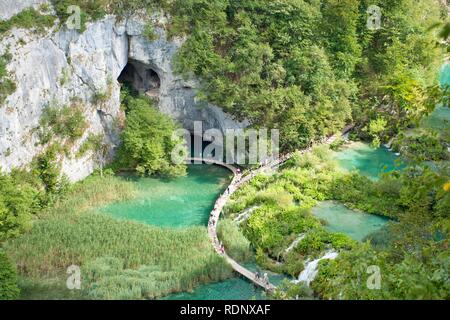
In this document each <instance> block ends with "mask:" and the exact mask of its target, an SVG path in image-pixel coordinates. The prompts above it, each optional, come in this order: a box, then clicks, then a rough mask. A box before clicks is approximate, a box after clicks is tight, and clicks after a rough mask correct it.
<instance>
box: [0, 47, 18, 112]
mask: <svg viewBox="0 0 450 320" xmlns="http://www.w3.org/2000/svg"><path fill="white" fill-rule="evenodd" d="M11 59H12V57H11V54H10V53H8V52H6V53H4V54H3V55H1V56H0V106H1V105H2V104H3V102H4V101H5V99H6V97H7V96H9V95H11V94H12V93H13V92H14V91H16V83H15V82H14V81H13V80H12V79H11V78H10V77H9V74H8V70H6V66H7V65H8V63H9V62H10V61H11Z"/></svg>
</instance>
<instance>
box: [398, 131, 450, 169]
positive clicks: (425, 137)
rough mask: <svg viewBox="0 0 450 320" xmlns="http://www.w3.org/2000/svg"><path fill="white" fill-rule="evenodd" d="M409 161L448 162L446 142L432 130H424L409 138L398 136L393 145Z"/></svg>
mask: <svg viewBox="0 0 450 320" xmlns="http://www.w3.org/2000/svg"><path fill="white" fill-rule="evenodd" d="M393 147H394V149H396V150H398V151H399V152H400V153H401V154H402V156H403V157H405V158H406V159H408V160H410V161H415V162H422V161H440V160H448V159H449V152H448V151H447V142H446V141H445V140H444V139H443V138H442V137H440V136H439V134H438V133H437V132H434V131H432V130H424V131H422V132H420V133H417V134H413V135H411V136H405V135H403V136H400V137H399V138H398V139H397V140H396V142H395V143H394V145H393Z"/></svg>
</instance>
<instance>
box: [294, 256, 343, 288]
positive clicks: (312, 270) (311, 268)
mask: <svg viewBox="0 0 450 320" xmlns="http://www.w3.org/2000/svg"><path fill="white" fill-rule="evenodd" d="M337 256H338V253H337V252H336V251H333V250H331V251H328V252H327V253H325V254H324V255H323V256H322V257H320V258H318V259H316V260H313V261H310V262H308V263H307V264H306V266H305V270H303V271H302V272H301V273H300V274H299V276H298V280H294V281H293V282H294V283H299V282H305V283H306V285H308V286H309V284H310V283H311V281H313V280H314V278H315V277H316V275H317V272H318V270H317V265H318V264H319V261H320V260H324V259H335V258H336V257H337Z"/></svg>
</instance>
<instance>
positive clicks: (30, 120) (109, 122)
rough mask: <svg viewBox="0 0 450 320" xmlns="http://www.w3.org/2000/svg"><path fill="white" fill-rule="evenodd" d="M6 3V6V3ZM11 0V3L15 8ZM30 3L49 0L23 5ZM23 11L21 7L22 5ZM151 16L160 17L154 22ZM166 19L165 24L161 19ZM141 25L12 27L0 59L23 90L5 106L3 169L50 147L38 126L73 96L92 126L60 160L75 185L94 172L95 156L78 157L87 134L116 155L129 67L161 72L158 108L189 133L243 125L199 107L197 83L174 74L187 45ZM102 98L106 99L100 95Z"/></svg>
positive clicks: (0, 112) (0, 116) (0, 126)
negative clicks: (152, 34) (37, 30)
mask: <svg viewBox="0 0 450 320" xmlns="http://www.w3.org/2000/svg"><path fill="white" fill-rule="evenodd" d="M0 1H2V2H1V3H0V5H1V6H4V2H5V0H0ZM10 2H11V3H10ZM13 2H14V3H15V1H9V0H6V7H5V8H7V9H8V8H12V9H11V10H10V11H8V10H5V11H4V10H3V7H2V8H1V9H2V10H0V11H2V12H3V13H2V16H0V17H3V18H4V17H10V16H12V15H14V14H16V13H17V12H16V11H17V10H15V7H14V5H12V3H13ZM22 2H23V3H24V4H26V5H25V6H24V7H26V6H30V5H37V4H39V3H41V2H45V1H38V0H35V1H32V0H28V1H22ZM16 7H17V6H16ZM153 19H159V18H158V17H154V18H153ZM159 22H161V21H159ZM143 26H144V24H143V21H142V20H140V19H138V18H130V19H128V20H125V21H121V22H117V21H116V18H115V17H114V16H107V17H105V18H104V19H103V20H101V21H97V22H95V23H91V24H89V25H88V26H87V30H86V31H85V32H84V33H82V34H79V33H78V32H77V31H75V30H67V29H66V28H61V29H59V31H57V27H55V28H54V29H53V30H50V31H49V32H48V34H46V35H36V34H34V33H33V32H32V31H30V30H18V29H14V30H12V31H11V32H10V33H9V34H8V35H6V36H4V37H3V39H2V40H1V43H0V55H1V54H3V53H5V52H6V51H9V52H10V53H11V54H12V57H13V59H12V61H11V62H10V63H9V64H8V71H9V72H10V74H11V77H12V79H14V80H15V82H16V84H17V90H16V91H15V92H14V93H13V94H11V95H10V96H9V97H8V98H7V99H6V101H5V103H4V104H3V105H1V106H0V167H1V168H2V170H4V171H9V170H10V169H11V168H14V167H21V166H24V165H26V164H28V163H29V162H30V161H31V160H32V159H33V157H35V156H36V155H37V154H39V153H41V152H42V151H43V150H44V148H45V146H43V145H40V144H39V143H38V142H39V141H38V137H37V134H36V133H35V131H36V128H37V127H38V126H39V119H40V117H41V115H42V112H43V110H44V108H45V107H46V106H47V105H48V104H49V103H54V102H56V103H57V105H61V106H62V105H69V104H70V101H73V99H74V98H76V99H77V101H79V103H80V104H82V106H83V108H82V109H83V113H84V116H85V118H86V120H87V122H88V127H87V129H86V131H85V133H84V135H83V137H82V138H81V139H79V140H78V141H77V142H76V143H75V144H74V145H73V146H72V147H71V150H70V155H69V156H61V162H62V171H63V172H64V173H65V174H66V175H67V176H68V177H69V178H70V180H72V181H76V180H80V179H82V178H84V177H86V176H87V175H89V174H90V173H91V172H92V171H93V170H94V169H95V167H96V160H95V157H94V155H93V154H92V152H91V153H88V154H87V155H85V156H83V157H81V158H77V157H75V154H76V152H77V151H78V149H79V148H80V146H81V145H82V143H83V142H84V141H85V140H86V139H87V137H88V136H89V134H102V135H103V136H104V137H105V138H104V141H105V143H106V144H107V146H108V147H109V149H110V156H111V155H112V154H113V152H114V148H115V147H116V146H117V144H118V143H119V140H118V130H117V123H120V120H121V119H123V114H122V111H121V110H120V101H119V100H120V83H119V82H118V81H117V79H118V78H119V77H120V75H121V73H122V71H123V70H124V68H125V67H126V66H127V64H128V63H129V62H132V63H134V64H136V65H137V66H138V69H139V72H141V73H142V72H149V71H152V72H153V73H152V74H153V75H157V78H158V79H157V80H158V81H159V82H158V85H159V88H157V91H155V92H156V95H157V100H158V107H159V109H160V110H161V111H162V112H164V113H166V114H169V115H171V116H172V117H173V118H175V119H177V120H178V121H180V123H181V124H182V125H183V127H185V128H186V129H188V130H192V128H193V122H194V121H198V120H199V121H203V127H204V129H209V128H217V129H220V130H222V131H224V130H225V129H227V128H240V127H243V126H244V125H245V124H241V123H237V122H235V121H233V119H232V118H231V117H230V116H229V115H227V114H225V113H224V112H223V111H222V110H221V109H220V108H218V107H216V106H213V105H206V106H200V105H199V104H198V103H197V102H196V99H195V95H196V93H195V88H196V87H197V86H198V83H197V81H195V80H191V81H185V80H183V79H182V78H181V77H180V76H177V75H175V74H174V73H173V71H172V58H173V56H174V54H175V53H176V52H177V50H178V48H179V47H180V46H181V45H182V40H181V39H176V40H168V39H167V38H166V36H165V33H164V31H163V29H158V28H156V32H157V33H158V36H159V37H158V39H157V40H155V41H148V40H147V39H146V38H145V37H144V36H142V30H143ZM99 93H102V94H103V96H105V97H106V98H104V99H102V100H101V102H99V101H98V99H95V98H94V97H96V96H98V94H99Z"/></svg>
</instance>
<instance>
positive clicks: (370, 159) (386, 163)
mask: <svg viewBox="0 0 450 320" xmlns="http://www.w3.org/2000/svg"><path fill="white" fill-rule="evenodd" d="M334 157H335V159H336V160H337V161H338V163H339V165H340V167H341V168H342V169H344V170H346V171H352V170H357V171H359V172H360V173H361V174H362V175H365V176H367V177H369V178H371V179H374V180H376V179H378V178H379V177H380V174H381V173H383V172H389V171H392V170H395V169H401V168H402V167H404V164H403V163H402V161H401V159H400V157H398V156H397V155H395V153H394V152H392V151H389V150H388V149H387V148H385V147H380V148H372V147H370V146H369V145H368V144H365V143H362V142H352V143H351V145H350V146H346V147H344V148H343V149H342V150H341V151H338V152H335V154H334Z"/></svg>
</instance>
